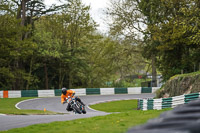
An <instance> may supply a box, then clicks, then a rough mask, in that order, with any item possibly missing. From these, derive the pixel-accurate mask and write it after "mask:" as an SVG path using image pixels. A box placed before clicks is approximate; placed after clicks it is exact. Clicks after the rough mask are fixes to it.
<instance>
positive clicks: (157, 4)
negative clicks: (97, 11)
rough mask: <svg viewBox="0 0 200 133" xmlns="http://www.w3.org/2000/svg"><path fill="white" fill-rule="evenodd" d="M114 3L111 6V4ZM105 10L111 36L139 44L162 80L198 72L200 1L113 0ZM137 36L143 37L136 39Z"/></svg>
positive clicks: (199, 62)
mask: <svg viewBox="0 0 200 133" xmlns="http://www.w3.org/2000/svg"><path fill="white" fill-rule="evenodd" d="M115 2H116V3H117V4H114V3H115ZM111 3H112V4H111V7H109V8H108V15H109V16H111V17H112V20H113V21H112V23H111V33H112V34H114V35H117V36H124V35H125V39H127V38H128V37H130V36H131V37H132V38H134V39H132V40H137V41H140V42H141V40H142V42H141V43H138V45H141V47H142V49H143V50H142V51H143V56H144V57H145V58H147V59H148V60H152V75H153V76H155V75H156V73H154V70H153V68H154V65H155V66H156V67H157V68H158V69H159V71H160V72H161V74H162V76H163V78H164V81H166V80H168V79H169V78H170V77H171V76H173V75H175V74H180V73H189V72H193V71H196V70H198V69H200V68H199V67H200V60H199V54H200V51H199V49H200V46H199V44H200V43H199V31H200V30H199V29H200V23H199V22H200V21H199V18H200V14H199V11H200V1H199V0H187V1H185V0H132V1H130V0H113V1H112V2H111ZM136 33H140V34H141V35H142V36H141V37H140V38H139V39H138V38H137V36H136Z"/></svg>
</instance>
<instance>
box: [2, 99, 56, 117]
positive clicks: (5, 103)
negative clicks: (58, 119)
mask: <svg viewBox="0 0 200 133" xmlns="http://www.w3.org/2000/svg"><path fill="white" fill-rule="evenodd" d="M27 99H32V98H3V99H0V114H15V115H29V114H44V115H45V114H57V113H55V112H51V111H45V112H44V111H43V110H19V109H17V108H16V107H15V105H16V104H17V103H18V102H20V101H23V100H27Z"/></svg>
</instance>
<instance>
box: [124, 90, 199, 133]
mask: <svg viewBox="0 0 200 133" xmlns="http://www.w3.org/2000/svg"><path fill="white" fill-rule="evenodd" d="M197 97H199V93H193V94H189V95H186V96H185V95H184V102H185V103H186V104H183V105H179V106H177V107H175V108H174V109H173V110H171V111H167V112H164V113H162V114H161V115H160V116H159V117H158V118H156V119H152V120H149V121H148V122H147V123H146V124H144V125H141V126H137V127H133V128H131V129H129V130H128V131H127V133H200V126H199V125H200V99H197V100H194V99H196V98H197ZM175 99H176V101H179V100H182V97H181V96H180V97H176V98H175ZM167 100H168V101H167V103H168V102H169V103H171V101H170V100H169V99H167ZM193 100H194V101H193ZM190 101H191V102H190ZM181 102H182V101H181ZM176 103H178V102H176ZM172 104H173V101H172ZM177 105H178V104H177Z"/></svg>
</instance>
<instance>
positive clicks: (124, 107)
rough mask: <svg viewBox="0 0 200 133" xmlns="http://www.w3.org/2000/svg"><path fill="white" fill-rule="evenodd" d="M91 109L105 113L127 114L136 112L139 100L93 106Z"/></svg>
mask: <svg viewBox="0 0 200 133" xmlns="http://www.w3.org/2000/svg"><path fill="white" fill-rule="evenodd" d="M90 107H91V108H93V109H96V110H100V111H104V112H125V111H131V110H136V109H137V100H122V101H112V102H106V103H100V104H95V105H91V106H90Z"/></svg>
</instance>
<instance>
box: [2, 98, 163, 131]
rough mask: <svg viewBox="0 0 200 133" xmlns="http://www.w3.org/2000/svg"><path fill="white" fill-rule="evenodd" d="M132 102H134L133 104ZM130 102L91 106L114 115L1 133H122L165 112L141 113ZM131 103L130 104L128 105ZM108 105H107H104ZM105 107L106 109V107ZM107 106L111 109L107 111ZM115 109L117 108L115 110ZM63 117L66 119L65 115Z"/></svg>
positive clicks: (39, 125)
mask: <svg viewBox="0 0 200 133" xmlns="http://www.w3.org/2000/svg"><path fill="white" fill-rule="evenodd" d="M133 101H134V102H133ZM133 101H132V102H133V103H132V102H131V101H129V100H125V101H115V102H108V103H102V104H98V105H93V106H92V107H93V108H94V109H98V108H99V107H101V110H104V107H105V110H104V111H109V112H121V113H114V114H110V115H106V116H97V117H92V118H85V119H78V120H72V121H64V122H52V123H49V124H37V125H31V126H28V127H25V128H18V129H11V130H8V131H4V132H2V133H13V132H14V133H27V132H28V133H55V132H56V133H62V132H76V133H124V132H126V131H127V130H128V129H129V128H131V127H133V126H136V125H140V124H144V123H145V122H147V121H148V120H149V119H152V118H155V117H157V116H159V115H160V113H162V112H164V111H166V110H159V111H158V110H150V111H141V110H134V109H135V107H136V106H137V105H136V102H135V101H136V100H133ZM130 103H131V104H130ZM106 104H108V105H106ZM106 106H107V107H106ZM108 106H110V107H111V108H112V106H115V107H116V108H113V109H109V108H108ZM123 106H124V107H125V106H129V109H128V108H127V109H126V111H125V110H124V111H122V110H121V108H122V107H123ZM117 107H119V108H118V109H117ZM63 117H67V116H66V115H65V116H63Z"/></svg>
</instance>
